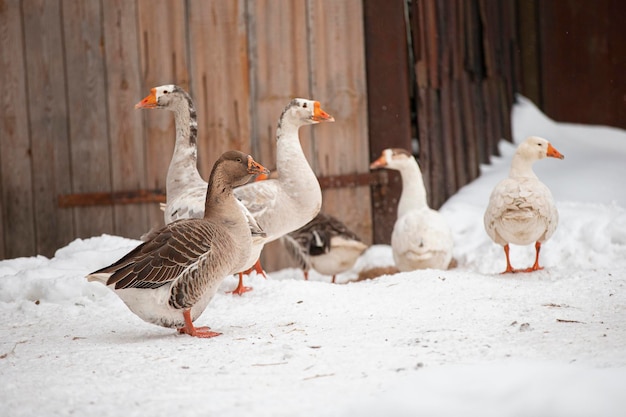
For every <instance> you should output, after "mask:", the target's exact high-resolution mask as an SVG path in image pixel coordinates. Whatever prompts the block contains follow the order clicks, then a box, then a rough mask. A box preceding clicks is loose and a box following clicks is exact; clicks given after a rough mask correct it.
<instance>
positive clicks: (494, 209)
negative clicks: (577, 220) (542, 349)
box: [484, 136, 565, 274]
mask: <svg viewBox="0 0 626 417" xmlns="http://www.w3.org/2000/svg"><path fill="white" fill-rule="evenodd" d="M546 157H551V158H558V159H563V158H565V157H564V156H563V155H561V153H559V151H557V150H556V149H555V148H554V147H553V146H552V144H550V142H548V141H547V140H546V139H544V138H540V137H538V136H530V137H528V138H526V139H525V140H524V141H523V142H522V143H521V144H520V145H519V146H518V147H517V150H516V151H515V154H514V155H513V159H512V161H511V170H510V171H509V177H508V178H505V179H503V180H502V181H500V182H499V183H498V184H496V186H495V187H494V189H493V191H492V192H491V196H490V197H489V204H488V205H487V209H486V210H485V215H484V224H485V230H486V231H487V234H488V235H489V237H490V238H491V239H492V240H493V241H494V242H495V243H497V244H499V245H502V246H503V247H504V254H505V255H506V269H505V270H504V272H503V274H504V273H509V272H531V271H537V270H539V269H542V267H540V266H539V251H540V250H541V244H542V243H543V242H545V241H546V240H548V239H549V238H550V237H551V236H552V234H554V231H555V230H556V227H557V224H558V222H559V213H558V211H557V209H556V206H555V204H554V199H553V197H552V193H551V192H550V189H549V188H548V187H547V186H546V185H545V184H543V183H542V182H541V181H539V178H538V177H537V175H535V173H534V172H533V169H532V166H533V163H535V161H538V160H540V159H543V158H546ZM533 242H534V243H535V263H534V264H533V266H532V267H530V268H527V269H523V270H517V269H513V267H512V266H511V261H510V259H509V244H510V243H513V244H515V245H529V244H531V243H533Z"/></svg>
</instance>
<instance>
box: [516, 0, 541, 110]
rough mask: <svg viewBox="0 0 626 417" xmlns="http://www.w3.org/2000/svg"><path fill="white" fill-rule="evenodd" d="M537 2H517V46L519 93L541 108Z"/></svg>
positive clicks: (526, 0)
mask: <svg viewBox="0 0 626 417" xmlns="http://www.w3.org/2000/svg"><path fill="white" fill-rule="evenodd" d="M538 2H539V0H518V1H517V16H518V19H517V22H518V33H517V35H518V37H519V38H518V46H519V59H520V66H521V80H520V84H521V90H520V91H521V92H522V94H524V95H525V96H526V97H528V98H529V99H530V100H531V101H532V102H533V103H535V104H536V105H538V106H539V107H541V106H542V102H541V70H540V64H539V62H540V59H539V58H540V47H539V35H540V32H539V21H538V19H537V16H538V15H537V13H538V7H539V6H538Z"/></svg>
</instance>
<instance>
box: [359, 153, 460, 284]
mask: <svg viewBox="0 0 626 417" xmlns="http://www.w3.org/2000/svg"><path fill="white" fill-rule="evenodd" d="M379 168H387V169H394V170H397V171H399V172H400V176H401V177H402V194H401V196H400V202H399V203H398V217H397V220H396V223H395V224H394V226H393V232H392V234H391V248H392V252H393V259H394V261H395V263H396V266H397V267H398V269H399V270H400V271H402V272H405V271H413V270H416V269H426V268H433V269H448V267H449V265H450V261H451V260H452V248H453V240H452V231H451V230H450V226H449V225H448V223H447V222H446V220H445V218H444V217H443V216H442V215H441V213H439V212H438V211H435V210H433V209H431V208H430V207H428V202H427V201H426V188H425V187H424V180H423V179H422V172H421V171H420V168H419V165H418V164H417V161H416V160H415V158H414V157H413V155H411V154H410V153H409V152H407V151H406V150H404V149H396V148H393V149H391V148H390V149H385V150H384V151H383V152H382V154H381V156H380V158H378V159H377V160H376V161H374V162H372V164H371V165H370V169H379Z"/></svg>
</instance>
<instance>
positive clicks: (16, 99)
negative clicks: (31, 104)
mask: <svg viewBox="0 0 626 417" xmlns="http://www.w3.org/2000/svg"><path fill="white" fill-rule="evenodd" d="M22 30H23V28H22V17H21V14H20V2H19V1H18V0H8V1H5V2H4V3H3V5H2V6H0V68H2V70H0V85H1V86H2V91H3V93H2V94H0V107H1V108H2V111H1V112H0V149H1V151H0V173H1V174H0V178H2V185H1V188H0V189H1V191H2V199H1V200H2V201H0V206H1V209H2V210H1V214H2V221H0V259H4V258H15V257H19V256H30V255H33V254H34V253H35V252H36V239H35V223H34V212H33V184H32V176H31V170H32V164H31V149H30V137H29V135H28V106H27V103H26V77H25V72H26V71H25V68H24V53H25V52H26V51H25V49H24V44H23V39H22ZM16 236H19V239H16V238H15V237H16Z"/></svg>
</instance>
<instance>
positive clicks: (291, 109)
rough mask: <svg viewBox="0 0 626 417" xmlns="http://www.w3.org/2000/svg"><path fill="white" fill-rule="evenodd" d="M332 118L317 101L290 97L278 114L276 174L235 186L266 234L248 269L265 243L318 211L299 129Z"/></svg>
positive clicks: (318, 198)
mask: <svg viewBox="0 0 626 417" xmlns="http://www.w3.org/2000/svg"><path fill="white" fill-rule="evenodd" d="M334 121H335V119H334V118H333V117H332V116H331V115H329V114H328V113H326V112H325V111H324V110H323V109H322V108H321V105H320V103H319V102H318V101H314V100H309V99H304V98H295V99H293V100H291V101H290V102H289V104H288V105H287V106H286V107H285V109H284V110H283V112H282V113H281V115H280V118H279V120H278V127H277V129H276V169H275V173H276V174H277V177H276V178H272V177H270V178H268V179H265V180H263V181H255V182H252V183H249V184H246V185H243V186H241V187H238V188H237V189H235V196H236V197H237V198H238V199H239V200H241V202H242V203H243V204H244V205H245V206H246V208H247V209H248V210H249V211H250V214H252V216H253V217H254V219H255V220H256V221H257V223H258V225H259V226H260V228H261V229H262V230H263V232H264V233H265V237H261V238H259V239H258V240H257V241H256V242H255V244H254V245H253V247H252V254H251V255H250V258H249V259H248V263H247V265H248V269H249V268H252V267H255V264H256V265H257V267H258V259H259V256H260V255H261V251H262V250H263V246H264V245H265V244H266V243H269V242H272V241H274V240H276V239H278V238H280V237H281V236H283V235H285V234H287V233H289V232H292V231H294V230H297V229H298V228H300V227H302V226H304V225H305V224H307V223H308V222H309V221H311V220H312V219H313V218H314V217H315V216H316V215H317V213H318V212H319V211H320V208H321V207H322V190H321V188H320V185H319V182H318V180H317V177H316V175H315V173H314V172H313V170H312V169H311V166H310V165H309V163H308V161H307V159H306V156H305V155H304V151H303V150H302V145H301V144H300V137H299V135H298V130H299V129H300V127H301V126H304V125H310V124H317V123H321V122H334ZM257 242H260V243H257ZM240 282H241V275H240Z"/></svg>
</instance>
